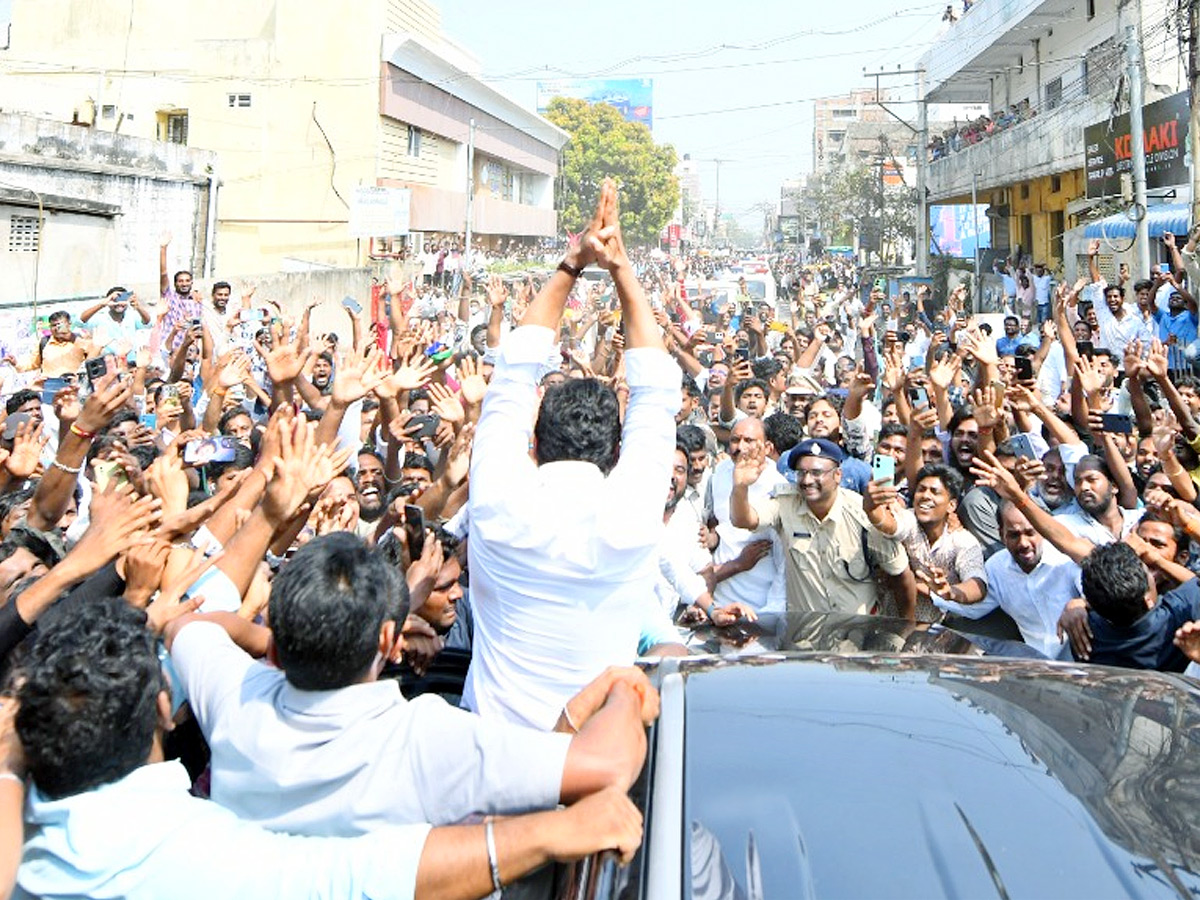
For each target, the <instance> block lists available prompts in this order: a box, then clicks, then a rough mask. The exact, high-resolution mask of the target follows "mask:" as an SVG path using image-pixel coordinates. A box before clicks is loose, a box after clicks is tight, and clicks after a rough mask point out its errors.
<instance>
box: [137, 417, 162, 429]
mask: <svg viewBox="0 0 1200 900" xmlns="http://www.w3.org/2000/svg"><path fill="white" fill-rule="evenodd" d="M138 422H140V423H141V424H142V425H145V426H146V427H147V428H149V429H150V430H151V431H153V430H154V429H156V428H157V427H158V416H156V415H155V414H154V413H143V414H142V415H140V416H138Z"/></svg>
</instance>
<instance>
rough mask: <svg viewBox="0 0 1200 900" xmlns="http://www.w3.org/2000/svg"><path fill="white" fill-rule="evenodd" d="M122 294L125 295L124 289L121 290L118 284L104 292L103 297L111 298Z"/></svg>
mask: <svg viewBox="0 0 1200 900" xmlns="http://www.w3.org/2000/svg"><path fill="white" fill-rule="evenodd" d="M123 293H125V288H123V287H122V286H121V285H119V284H118V285H115V286H114V287H110V288H109V289H108V290H107V291H105V292H104V296H105V297H111V296H112V295H113V294H123Z"/></svg>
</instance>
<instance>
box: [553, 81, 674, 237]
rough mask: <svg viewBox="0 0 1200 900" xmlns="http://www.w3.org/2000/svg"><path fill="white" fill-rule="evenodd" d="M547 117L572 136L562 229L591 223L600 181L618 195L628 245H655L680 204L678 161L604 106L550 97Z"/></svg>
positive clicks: (645, 131)
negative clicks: (610, 185) (614, 185)
mask: <svg viewBox="0 0 1200 900" xmlns="http://www.w3.org/2000/svg"><path fill="white" fill-rule="evenodd" d="M546 118H547V119H549V120H550V121H551V122H553V123H554V124H555V125H557V126H558V127H559V128H561V129H563V130H564V131H566V132H567V133H568V134H570V135H571V141H570V143H568V144H567V146H566V147H564V148H563V153H562V177H561V178H560V179H559V184H560V188H561V194H560V196H559V198H558V208H559V209H560V210H562V224H563V227H565V228H567V229H570V230H571V231H576V230H578V229H580V228H582V227H583V226H584V225H586V224H587V222H588V221H589V220H590V219H591V217H592V213H593V212H594V211H595V209H596V201H597V200H598V199H599V198H600V185H601V184H602V183H603V182H604V179H605V178H608V177H611V178H614V179H616V181H617V184H618V186H619V188H620V194H621V231H622V233H623V234H624V236H625V240H626V241H628V242H629V243H631V244H657V243H658V240H659V235H660V233H661V232H662V230H663V228H664V227H665V226H666V224H667V222H668V221H670V218H671V213H672V212H674V210H675V207H676V206H678V205H679V179H678V178H676V177H675V165H676V163H677V162H678V157H677V156H676V155H675V148H674V147H672V146H671V145H670V144H656V143H654V138H653V137H652V136H651V134H650V129H649V128H647V127H646V126H645V125H642V124H641V123H639V122H627V121H625V119H624V118H622V116H621V114H620V113H619V112H617V111H616V110H615V109H614V108H613V107H611V106H609V105H608V104H606V103H588V102H587V101H586V100H574V99H568V98H566V97H555V98H554V99H553V100H551V101H550V106H549V107H548V108H547V110H546Z"/></svg>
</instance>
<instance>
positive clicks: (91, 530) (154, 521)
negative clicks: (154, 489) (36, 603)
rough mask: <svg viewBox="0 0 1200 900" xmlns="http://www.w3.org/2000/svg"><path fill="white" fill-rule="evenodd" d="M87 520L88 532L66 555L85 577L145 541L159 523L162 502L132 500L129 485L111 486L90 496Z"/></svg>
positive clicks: (155, 500) (147, 497)
mask: <svg viewBox="0 0 1200 900" xmlns="http://www.w3.org/2000/svg"><path fill="white" fill-rule="evenodd" d="M90 516H91V523H90V524H89V526H88V529H87V531H85V532H84V533H83V537H81V538H80V539H79V540H78V542H76V544H75V546H74V547H73V548H72V549H71V552H70V554H68V556H69V557H71V558H72V562H73V563H77V564H78V565H79V566H80V568H81V570H82V571H85V572H88V573H90V572H95V571H96V570H97V569H99V568H101V567H102V566H105V565H107V564H108V563H109V562H111V561H112V560H114V559H116V557H117V555H118V554H120V553H123V552H125V551H126V550H128V549H129V548H130V547H132V546H133V545H134V544H136V543H138V542H140V541H142V540H145V539H146V538H148V537H149V534H150V529H152V528H153V527H155V526H156V525H158V523H159V522H160V521H161V519H162V502H161V501H160V500H159V499H158V498H157V497H149V496H146V497H140V498H138V499H137V500H134V499H133V488H132V487H131V486H130V485H128V484H120V485H118V484H115V483H113V482H110V483H109V484H108V486H107V487H106V488H105V489H104V490H103V491H101V492H99V493H97V494H93V495H92V503H91V507H90ZM64 561H65V560H64Z"/></svg>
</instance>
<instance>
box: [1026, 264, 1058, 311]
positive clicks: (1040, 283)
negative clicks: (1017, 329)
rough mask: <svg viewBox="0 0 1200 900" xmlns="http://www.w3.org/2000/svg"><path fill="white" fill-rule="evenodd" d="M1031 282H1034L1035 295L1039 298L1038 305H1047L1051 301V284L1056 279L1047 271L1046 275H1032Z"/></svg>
mask: <svg viewBox="0 0 1200 900" xmlns="http://www.w3.org/2000/svg"><path fill="white" fill-rule="evenodd" d="M1029 280H1030V282H1032V284H1033V291H1034V297H1036V299H1037V304H1038V306H1045V305H1046V304H1047V303H1049V302H1050V284H1051V282H1052V281H1053V280H1054V279H1053V277H1052V276H1051V275H1050V273H1049V272H1047V273H1046V274H1045V275H1032V274H1031V275H1030V276H1029Z"/></svg>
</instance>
